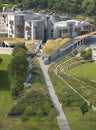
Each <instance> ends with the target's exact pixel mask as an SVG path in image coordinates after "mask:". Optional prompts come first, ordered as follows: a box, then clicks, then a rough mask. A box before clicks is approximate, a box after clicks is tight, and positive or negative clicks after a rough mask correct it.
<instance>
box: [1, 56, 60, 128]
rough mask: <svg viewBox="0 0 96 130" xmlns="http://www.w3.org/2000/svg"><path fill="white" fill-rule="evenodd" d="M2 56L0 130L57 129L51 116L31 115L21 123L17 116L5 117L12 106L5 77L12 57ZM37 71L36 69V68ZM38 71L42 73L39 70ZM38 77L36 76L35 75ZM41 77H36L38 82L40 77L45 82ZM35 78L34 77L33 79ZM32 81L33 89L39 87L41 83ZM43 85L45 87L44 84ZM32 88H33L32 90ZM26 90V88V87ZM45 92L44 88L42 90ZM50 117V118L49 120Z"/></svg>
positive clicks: (56, 124)
mask: <svg viewBox="0 0 96 130" xmlns="http://www.w3.org/2000/svg"><path fill="white" fill-rule="evenodd" d="M0 57H2V58H3V62H2V63H1V64H0V130H51V129H53V130H59V127H58V123H57V119H56V118H54V120H53V118H52V117H51V118H49V117H42V118H41V117H40V118H37V117H33V118H31V120H30V121H28V122H25V123H22V122H21V120H20V119H19V118H6V117H5V115H6V114H7V113H8V111H9V110H10V108H11V107H12V106H13V103H14V101H13V99H12V98H11V96H10V89H9V88H10V87H9V86H10V84H9V81H8V77H7V75H6V74H7V72H6V71H7V65H8V64H9V62H10V61H11V59H12V56H10V55H0ZM37 71H38V70H37ZM38 73H39V74H40V75H42V73H41V71H40V70H39V71H38ZM40 75H39V76H40ZM37 77H38V76H37ZM42 78H43V77H40V78H39V79H38V78H37V79H36V81H37V82H38V81H39V80H40V79H41V83H42V84H45V82H44V79H42ZM34 80H35V79H34ZM37 84H38V86H36V85H35V83H34V85H33V86H34V87H33V88H34V89H35V87H36V89H38V87H40V88H39V90H40V89H41V85H40V84H39V83H37ZM44 87H46V86H45V85H44ZM34 89H33V90H34ZM27 90H28V89H27ZM44 92H46V88H45V90H44ZM46 93H47V92H46ZM50 119H51V120H50Z"/></svg>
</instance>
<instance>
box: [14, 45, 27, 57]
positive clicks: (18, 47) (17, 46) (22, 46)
mask: <svg viewBox="0 0 96 130" xmlns="http://www.w3.org/2000/svg"><path fill="white" fill-rule="evenodd" d="M21 51H22V52H23V54H26V48H25V45H24V44H18V45H16V46H15V47H14V49H13V52H12V55H13V56H15V55H16V53H18V52H21Z"/></svg>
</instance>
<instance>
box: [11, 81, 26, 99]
mask: <svg viewBox="0 0 96 130" xmlns="http://www.w3.org/2000/svg"><path fill="white" fill-rule="evenodd" d="M10 86H11V95H12V96H13V97H14V99H16V97H17V96H18V95H19V93H20V91H21V90H22V89H23V87H24V86H23V85H22V84H21V83H19V82H18V81H17V80H16V79H14V80H13V81H12V82H11V85H10Z"/></svg>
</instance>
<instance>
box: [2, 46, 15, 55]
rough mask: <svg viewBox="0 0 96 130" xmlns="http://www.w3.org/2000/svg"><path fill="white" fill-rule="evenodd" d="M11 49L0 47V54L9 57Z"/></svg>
mask: <svg viewBox="0 0 96 130" xmlns="http://www.w3.org/2000/svg"><path fill="white" fill-rule="evenodd" d="M12 49H13V48H10V47H0V54H9V55H11V53H12Z"/></svg>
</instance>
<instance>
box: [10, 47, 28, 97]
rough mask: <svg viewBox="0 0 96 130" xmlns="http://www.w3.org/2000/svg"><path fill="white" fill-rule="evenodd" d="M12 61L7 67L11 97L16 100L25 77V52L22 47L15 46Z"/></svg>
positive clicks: (26, 62)
mask: <svg viewBox="0 0 96 130" xmlns="http://www.w3.org/2000/svg"><path fill="white" fill-rule="evenodd" d="M12 55H13V59H12V61H11V63H10V64H9V66H8V74H9V80H10V84H11V85H10V86H11V95H12V96H13V97H14V98H16V97H17V96H18V95H19V93H20V92H21V91H22V90H23V87H24V86H23V83H24V81H25V78H26V75H27V68H28V61H27V59H26V57H27V55H26V50H25V48H24V47H23V46H21V47H20V45H17V46H15V48H14V50H13V53H12Z"/></svg>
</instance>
